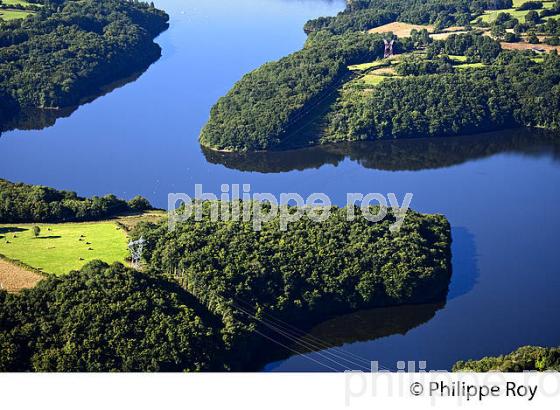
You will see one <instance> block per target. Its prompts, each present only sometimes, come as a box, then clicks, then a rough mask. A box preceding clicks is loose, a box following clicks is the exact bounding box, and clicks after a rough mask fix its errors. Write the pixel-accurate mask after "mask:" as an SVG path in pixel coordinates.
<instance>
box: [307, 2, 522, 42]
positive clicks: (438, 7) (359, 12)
mask: <svg viewBox="0 0 560 410" xmlns="http://www.w3.org/2000/svg"><path fill="white" fill-rule="evenodd" d="M511 7H513V2H512V0H474V1H470V0H357V1H351V2H348V4H347V7H346V9H345V10H344V11H342V12H341V13H339V14H338V15H337V16H335V17H320V18H318V19H315V20H310V21H308V22H307V23H306V24H305V27H304V30H305V31H306V32H307V33H312V32H315V31H319V30H328V31H330V32H332V33H336V34H342V33H346V32H348V31H363V30H368V29H371V28H374V27H378V26H381V25H384V24H387V23H391V22H394V21H402V22H406V23H412V24H434V25H435V27H436V28H438V29H442V28H445V27H450V26H454V25H460V26H465V25H469V24H470V21H471V20H472V19H473V18H475V17H476V16H477V15H479V14H482V13H483V12H484V10H494V9H496V10H500V9H507V8H511Z"/></svg>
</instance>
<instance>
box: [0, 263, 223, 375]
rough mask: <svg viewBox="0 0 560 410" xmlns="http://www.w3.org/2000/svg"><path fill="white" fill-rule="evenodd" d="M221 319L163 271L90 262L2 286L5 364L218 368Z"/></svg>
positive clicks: (0, 335) (0, 359)
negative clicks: (20, 288)
mask: <svg viewBox="0 0 560 410" xmlns="http://www.w3.org/2000/svg"><path fill="white" fill-rule="evenodd" d="M220 326H221V325H220V322H219V320H217V319H216V318H214V317H213V316H212V315H211V314H209V313H208V310H207V309H205V308H204V307H203V306H201V305H200V303H198V302H197V301H196V300H195V299H194V298H193V297H192V296H191V295H189V294H188V293H187V292H185V291H184V290H183V289H182V288H181V287H179V286H178V285H177V284H175V283H173V282H171V281H169V280H166V279H165V278H162V277H161V276H156V275H150V274H147V273H140V272H137V271H134V270H131V269H127V268H125V267H124V266H122V265H119V264H115V265H113V266H107V265H106V264H104V263H101V262H91V263H89V264H88V265H86V266H85V267H84V268H82V270H81V271H79V272H73V273H70V274H68V275H66V276H64V277H60V278H58V277H54V276H52V277H49V278H48V279H45V280H43V281H41V282H40V283H39V284H38V285H37V286H36V287H35V288H33V289H30V290H26V291H24V292H22V293H21V294H19V295H14V294H7V293H5V292H3V291H0V352H1V354H0V371H39V372H57V371H58V372H61V371H62V372H76V371H82V372H83V371H89V372H101V371H103V372H106V371H127V372H135V371H136V372H138V371H182V370H192V371H199V370H218V369H219V365H217V364H215V363H216V361H217V360H219V355H218V354H217V353H216V352H220V348H221V346H222V345H223V343H222V342H221V338H220Z"/></svg>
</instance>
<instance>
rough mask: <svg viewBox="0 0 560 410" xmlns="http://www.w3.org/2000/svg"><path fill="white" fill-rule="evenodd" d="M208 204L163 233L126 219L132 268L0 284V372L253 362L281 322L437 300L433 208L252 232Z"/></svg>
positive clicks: (444, 268)
mask: <svg viewBox="0 0 560 410" xmlns="http://www.w3.org/2000/svg"><path fill="white" fill-rule="evenodd" d="M262 206H263V207H266V205H264V204H263V205H262ZM209 207H210V204H205V213H204V218H203V219H202V220H201V221H197V222H195V221H189V222H184V223H180V224H179V225H178V226H177V229H176V230H174V231H172V232H170V231H169V229H168V226H167V223H166V222H163V223H161V224H151V223H142V224H140V225H138V227H137V228H136V229H135V231H134V232H133V235H134V236H135V237H139V236H143V237H144V238H145V239H146V241H147V244H146V252H145V258H146V266H145V269H144V271H145V273H140V272H137V271H134V270H131V269H127V268H124V267H123V266H122V265H120V264H115V265H113V266H107V265H106V264H104V263H101V262H92V263H90V264H88V265H86V266H85V267H84V268H83V269H82V270H81V271H79V272H73V273H70V274H69V275H67V276H63V277H48V278H47V279H45V280H43V281H41V282H40V283H39V285H38V286H37V287H35V288H33V289H31V290H25V291H23V292H22V293H21V294H19V295H13V294H6V293H5V292H2V291H0V349H1V351H2V354H1V355H0V371H200V370H256V369H258V366H259V364H260V363H262V361H263V360H266V359H269V358H270V354H271V352H273V353H274V352H279V351H280V350H282V348H284V347H286V346H288V345H290V344H293V342H294V340H293V337H290V336H289V335H288V334H286V327H285V326H286V323H289V325H288V326H292V331H293V326H300V329H302V328H303V329H305V328H307V326H309V325H311V324H313V323H316V322H317V321H321V320H324V319H326V318H329V317H330V316H333V315H336V314H339V313H345V312H351V311H355V310H357V309H360V308H365V307H378V306H389V305H400V304H405V303H406V304H416V303H427V302H440V301H442V300H444V299H445V297H446V294H447V289H448V286H449V281H450V276H451V260H450V258H451V255H450V245H451V233H450V227H449V223H448V222H447V220H446V219H445V218H444V217H442V216H439V215H421V214H418V213H415V212H412V211H409V213H408V214H407V217H406V219H405V223H404V225H403V227H402V229H401V230H400V232H398V233H391V232H390V230H389V225H390V223H391V222H392V221H393V222H394V216H393V215H391V216H390V217H389V218H388V219H386V220H385V221H384V222H381V223H370V222H367V221H366V220H365V219H364V218H362V217H361V215H360V210H359V209H356V219H355V220H354V221H348V220H347V218H346V210H345V209H336V210H335V211H334V214H333V215H331V217H330V218H329V219H328V220H327V221H326V222H324V223H321V224H318V223H316V222H312V221H311V220H309V219H308V218H304V219H303V220H301V221H300V222H298V223H295V224H294V225H293V226H292V225H290V228H289V230H288V231H286V232H283V231H281V230H280V229H279V227H278V223H279V221H278V218H276V219H275V220H273V221H271V222H269V223H266V224H265V225H264V227H263V229H262V230H261V231H260V232H255V231H254V230H253V229H252V226H251V224H250V223H244V222H238V223H231V222H217V223H216V222H212V221H210V219H209V215H208V213H209ZM263 209H264V208H263ZM325 224H326V225H327V226H325ZM279 321H284V325H280V324H279ZM282 329H283V330H282ZM274 354H276V353H274ZM284 354H285V353H284Z"/></svg>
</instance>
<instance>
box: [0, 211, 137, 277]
mask: <svg viewBox="0 0 560 410" xmlns="http://www.w3.org/2000/svg"><path fill="white" fill-rule="evenodd" d="M34 226H38V227H39V228H40V229H41V232H40V234H39V236H38V237H35V235H34V232H33V227H34ZM127 243H128V240H127V237H126V233H125V232H124V231H123V229H122V228H121V227H119V226H118V225H117V224H116V223H115V222H111V221H108V222H98V223H65V224H15V225H13V224H11V225H0V254H2V255H4V256H6V257H8V258H10V259H13V260H17V261H19V262H22V263H24V264H25V265H28V266H30V267H32V268H35V269H38V270H40V271H42V272H45V273H53V274H56V275H63V274H66V273H68V272H69V271H71V270H75V269H80V268H81V267H82V266H83V265H84V264H85V263H87V262H89V261H92V260H95V259H99V260H102V261H104V262H107V263H112V262H124V261H125V259H126V258H127V256H128V254H129V252H128V248H127Z"/></svg>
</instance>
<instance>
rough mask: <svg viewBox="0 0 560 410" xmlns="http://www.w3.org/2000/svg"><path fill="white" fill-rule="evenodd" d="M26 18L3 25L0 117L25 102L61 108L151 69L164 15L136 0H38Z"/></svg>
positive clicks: (0, 32)
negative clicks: (31, 12) (38, 7)
mask: <svg viewBox="0 0 560 410" xmlns="http://www.w3.org/2000/svg"><path fill="white" fill-rule="evenodd" d="M38 3H40V4H42V5H43V7H41V8H40V9H38V11H37V12H36V13H35V14H34V15H33V16H30V17H28V18H25V19H16V20H11V21H2V22H0V96H2V98H0V122H6V121H8V120H9V119H10V118H11V116H13V115H14V114H15V113H17V111H18V110H20V109H21V108H25V107H38V108H60V107H67V106H71V105H76V104H78V103H79V102H80V101H81V100H82V99H84V98H86V97H89V96H91V95H94V94H97V93H98V92H99V88H100V87H101V86H103V85H106V84H108V83H111V82H113V81H116V80H118V79H119V78H122V77H125V76H128V75H130V74H132V73H134V72H136V71H138V70H140V69H143V68H145V67H147V66H148V65H149V64H151V63H152V62H154V61H155V60H157V59H158V58H159V56H160V55H161V49H160V48H159V46H158V45H157V44H155V43H154V42H153V39H154V38H155V36H156V35H158V34H159V33H160V32H162V31H163V30H165V29H166V28H167V21H168V16H167V14H165V13H164V12H162V11H160V10H157V9H156V8H154V6H153V4H152V5H148V4H146V3H141V2H137V1H134V2H132V1H123V0H83V1H70V0H54V1H53V0H38Z"/></svg>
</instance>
